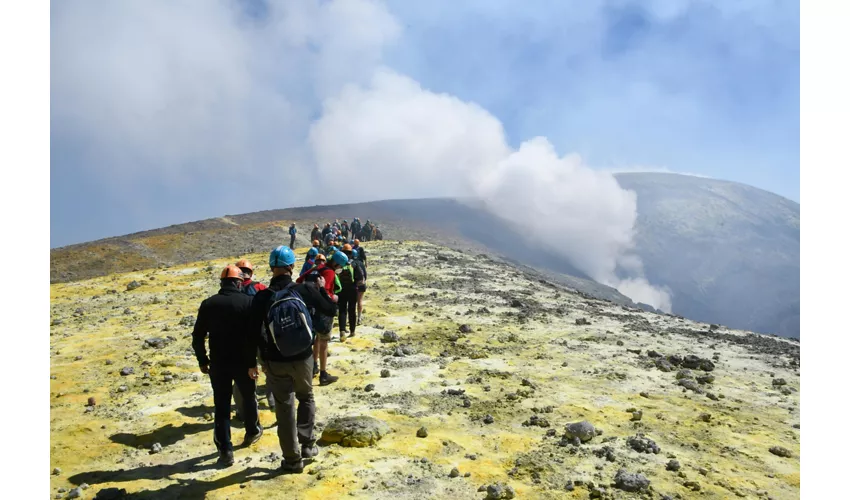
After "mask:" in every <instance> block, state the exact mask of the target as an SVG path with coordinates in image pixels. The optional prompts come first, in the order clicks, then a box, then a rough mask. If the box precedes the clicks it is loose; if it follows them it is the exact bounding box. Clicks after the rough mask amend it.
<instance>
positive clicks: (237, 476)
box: [68, 453, 281, 499]
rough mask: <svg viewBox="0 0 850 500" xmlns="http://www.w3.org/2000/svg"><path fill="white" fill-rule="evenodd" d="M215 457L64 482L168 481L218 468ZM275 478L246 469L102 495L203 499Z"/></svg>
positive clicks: (272, 471) (275, 471) (78, 476)
mask: <svg viewBox="0 0 850 500" xmlns="http://www.w3.org/2000/svg"><path fill="white" fill-rule="evenodd" d="M217 456H218V455H217V454H216V453H212V454H210V455H205V456H201V457H195V458H190V459H188V460H184V461H182V462H177V463H175V464H170V465H169V464H162V465H156V466H149V467H138V468H136V469H131V470H127V471H123V470H118V471H92V472H83V473H81V474H76V475H73V476H71V477H69V478H68V480H69V481H70V482H71V483H73V484H77V485H79V484H83V483H87V484H91V485H95V484H100V483H118V482H128V481H137V480H140V479H147V480H160V479H172V478H171V477H170V476H172V475H174V474H188V473H194V472H200V471H205V470H210V469H217V468H219V466H218V465H217V464H216V463H215V461H213V459H215V458H216V457H217ZM205 461H210V463H209V464H203V462H205ZM202 464H203V465H202ZM279 475H281V472H280V470H279V469H266V468H261V467H250V468H247V469H243V470H240V471H238V472H235V473H233V474H230V475H228V476H223V477H220V478H218V479H215V480H213V481H202V480H199V479H192V478H189V479H183V478H173V480H174V481H176V483H172V484H169V485H168V486H166V487H164V488H162V489H159V490H143V491H139V492H135V493H130V494H123V492H122V491H121V488H108V489H107V490H110V491H108V493H107V492H104V493H105V496H108V495H109V494H110V493H111V494H113V495H115V498H121V499H163V498H166V499H167V498H175V499H176V498H204V497H205V496H206V494H207V493H209V492H211V491H214V490H217V489H219V488H226V487H228V486H232V485H234V484H241V483H244V482H248V481H266V480H269V479H272V478H275V477H277V476H279Z"/></svg>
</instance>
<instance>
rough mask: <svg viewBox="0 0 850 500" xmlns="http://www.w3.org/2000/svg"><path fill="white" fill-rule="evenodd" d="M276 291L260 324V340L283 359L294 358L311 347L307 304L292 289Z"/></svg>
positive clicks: (311, 328)
mask: <svg viewBox="0 0 850 500" xmlns="http://www.w3.org/2000/svg"><path fill="white" fill-rule="evenodd" d="M294 286H295V283H290V284H288V285H286V287H285V288H284V289H283V290H279V291H276V292H275V293H274V296H273V297H272V305H271V307H269V311H268V313H267V314H266V321H265V322H263V332H262V333H263V337H264V338H265V340H266V342H267V343H269V344H272V345H274V346H275V348H276V349H277V350H278V352H280V354H281V356H283V357H290V356H295V355H296V354H300V353H302V352H304V351H306V350H307V349H309V348H311V347H312V346H313V321H312V319H311V318H310V310H309V309H308V308H307V304H305V303H304V300H303V299H302V298H301V296H300V295H298V292H296V291H295V290H293V289H292V288H293V287H294Z"/></svg>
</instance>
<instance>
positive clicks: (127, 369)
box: [120, 366, 136, 377]
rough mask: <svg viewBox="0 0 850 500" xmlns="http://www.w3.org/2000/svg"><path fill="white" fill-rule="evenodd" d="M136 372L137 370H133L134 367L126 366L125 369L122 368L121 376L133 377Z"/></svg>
mask: <svg viewBox="0 0 850 500" xmlns="http://www.w3.org/2000/svg"><path fill="white" fill-rule="evenodd" d="M135 371H136V370H135V369H133V367H132V366H125V367H124V368H121V372H120V373H121V376H123V377H126V376H127V375H132V374H133V373H135Z"/></svg>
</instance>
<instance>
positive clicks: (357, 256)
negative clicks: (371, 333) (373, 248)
mask: <svg viewBox="0 0 850 500" xmlns="http://www.w3.org/2000/svg"><path fill="white" fill-rule="evenodd" d="M354 241H355V242H357V240H354ZM351 252H352V255H353V257H354V262H353V264H354V266H356V267H358V268H359V270H355V276H356V275H357V274H358V272H359V274H360V276H361V277H362V279H359V280H355V285H356V286H357V326H360V325H361V324H363V295H364V294H365V293H366V279H367V278H368V275H367V273H366V262H365V260H364V259H365V258H366V251H365V250H364V249H363V247H358V248H354V247H352V248H351Z"/></svg>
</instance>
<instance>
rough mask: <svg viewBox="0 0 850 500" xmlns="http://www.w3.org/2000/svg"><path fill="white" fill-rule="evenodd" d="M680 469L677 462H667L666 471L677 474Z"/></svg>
mask: <svg viewBox="0 0 850 500" xmlns="http://www.w3.org/2000/svg"><path fill="white" fill-rule="evenodd" d="M681 468H682V466H681V464H679V461H678V460H670V461H669V462H667V470H669V471H672V472H679V469H681Z"/></svg>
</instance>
